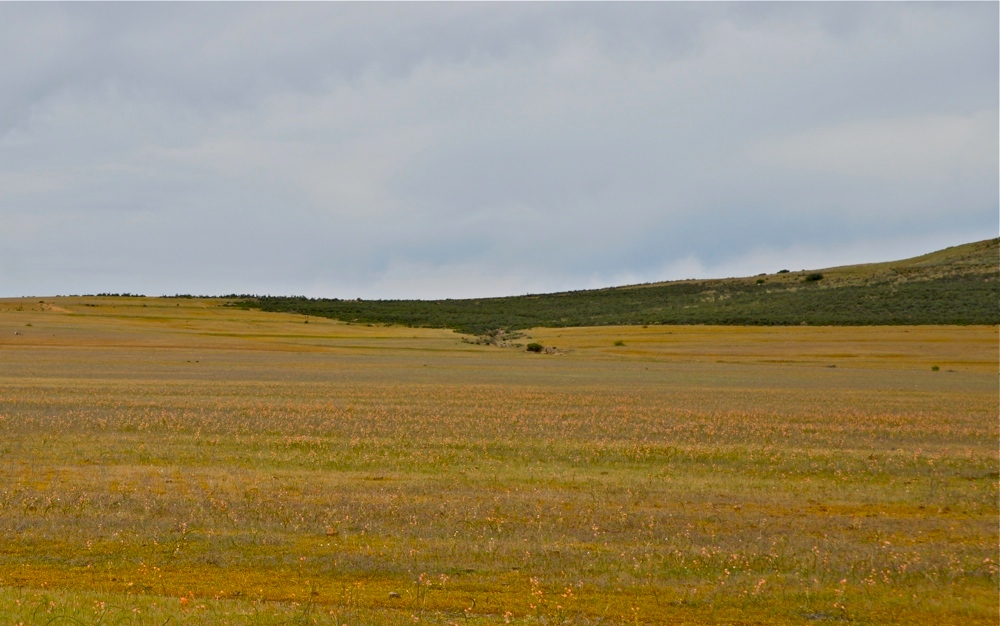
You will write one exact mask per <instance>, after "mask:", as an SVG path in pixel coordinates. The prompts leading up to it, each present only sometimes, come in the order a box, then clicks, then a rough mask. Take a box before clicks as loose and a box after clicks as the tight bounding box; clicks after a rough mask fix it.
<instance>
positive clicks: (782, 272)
mask: <svg viewBox="0 0 1000 626" xmlns="http://www.w3.org/2000/svg"><path fill="white" fill-rule="evenodd" d="M778 273H779V274H787V273H788V270H778Z"/></svg>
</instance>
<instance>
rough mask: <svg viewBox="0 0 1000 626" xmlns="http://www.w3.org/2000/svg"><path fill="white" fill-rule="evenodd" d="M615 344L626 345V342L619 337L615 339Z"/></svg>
mask: <svg viewBox="0 0 1000 626" xmlns="http://www.w3.org/2000/svg"><path fill="white" fill-rule="evenodd" d="M615 345H616V346H624V345H625V342H624V341H622V340H621V339H618V340H616V341H615Z"/></svg>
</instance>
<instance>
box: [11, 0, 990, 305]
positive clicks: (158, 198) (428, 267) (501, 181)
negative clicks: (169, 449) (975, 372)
mask: <svg viewBox="0 0 1000 626" xmlns="http://www.w3.org/2000/svg"><path fill="white" fill-rule="evenodd" d="M998 7H1000V5H998V3H996V2H981V3H971V4H962V3H941V4H934V3H878V4H869V3H838V4H820V3H776V4H759V3H750V4H718V3H694V4H690V3H676V4H674V3H666V4H659V3H655V4H654V3H641V4H591V3H584V4H575V3H572V4H570V3H557V4H530V3H515V4H494V3H488V4H461V3H459V4H451V3H448V4H436V3H435V4H410V3H408V4H389V3H375V4H319V3H306V4H300V3H294V4H284V3H279V4H271V3H266V4H260V3H250V4H243V3H236V4H230V3H223V4H187V3H180V4H175V3H167V4H161V3H155V4H147V3H140V4H120V3H111V4H90V3H85V4H49V3H42V4H35V3H28V4H24V3H0V59H3V62H0V296H20V295H55V294H70V293H95V292H100V291H113V292H119V291H129V292H141V293H146V294H150V295H159V294H173V293H196V294H223V293H231V292H239V293H270V294H305V295H310V296H328V297H342V298H343V297H364V298H391V297H405V298H412V297H425V298H426V297H465V296H484V295H508V294H520V293H528V292H534V293H537V292H544V291H556V290H565V289H577V288H585V287H597V286H608V285H614V284H625V283H636V282H646V281H655V280H665V279H675V278H687V277H714V276H733V275H750V274H756V273H759V272H773V271H776V270H778V269H782V268H789V269H793V270H797V269H802V268H809V269H812V268H820V267H825V266H830V265H836V264H844V263H853V262H858V261H877V260H891V259H894V258H901V257H906V256H913V255H916V254H921V253H923V252H929V251H931V250H934V249H938V248H942V247H945V246H949V245H955V244H960V243H965V242H969V241H974V240H979V239H985V238H989V237H996V236H998V234H1000V233H998V230H1000V203H998V193H1000V192H998V188H1000V174H998V172H1000V162H998V153H1000V145H998V144H1000V140H998V137H1000V129H998V115H1000V112H998V108H1000V106H998V92H1000V82H998V76H1000V67H998V59H1000V44H998V26H997V25H998Z"/></svg>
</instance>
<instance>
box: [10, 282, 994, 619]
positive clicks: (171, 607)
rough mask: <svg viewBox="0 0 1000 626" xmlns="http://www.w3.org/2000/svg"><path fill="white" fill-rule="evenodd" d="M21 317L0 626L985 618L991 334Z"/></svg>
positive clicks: (170, 305)
mask: <svg viewBox="0 0 1000 626" xmlns="http://www.w3.org/2000/svg"><path fill="white" fill-rule="evenodd" d="M41 300H44V302H40V301H39V299H37V298H36V299H20V300H0V615H2V616H3V619H2V620H0V623H4V624H6V623H12V624H17V623H19V622H23V623H25V624H79V623H84V624H97V623H100V624H157V625H161V624H167V623H170V624H175V623H176V624H209V623H232V624H278V623H321V624H327V623H328V624H376V623H394V624H396V623H398V624H402V623H414V622H426V623H440V624H448V623H459V624H465V623H469V624H476V623H479V624H487V623H488V624H493V623H515V624H536V623H545V624H559V623H579V624H596V623H604V624H621V623H628V624H651V623H690V624H696V623H739V624H765V623H768V624H770V623H774V624H797V623H825V622H840V621H847V620H849V621H851V622H853V623H859V624H892V623H895V624H913V623H937V624H996V623H997V619H998V611H1000V601H998V584H1000V576H998V564H997V561H998V543H1000V533H998V521H1000V520H998V516H1000V511H998V474H997V470H998V463H1000V460H998V441H1000V433H998V413H1000V406H998V404H1000V399H998V391H1000V386H998V373H1000V371H998V349H1000V344H998V335H997V328H996V327H993V326H962V327H943V326H933V327H916V326H914V327H907V326H894V327H888V328H886V327H850V328H836V327H753V328H746V327H710V326H689V327H682V326H650V327H649V328H642V327H639V326H633V327H602V328H554V329H533V330H530V331H528V335H529V337H528V338H525V339H523V340H522V341H527V340H533V341H539V342H541V343H543V344H545V345H546V346H556V347H557V348H558V349H559V351H560V352H559V353H557V354H529V353H525V352H523V351H521V350H515V349H502V348H495V347H491V346H479V345H472V344H468V343H463V342H462V341H461V340H460V337H459V336H458V335H455V334H454V333H452V332H451V331H448V330H435V329H413V328H402V327H379V326H364V325H348V324H344V323H340V322H335V321H332V320H329V319H323V318H315V317H312V318H304V317H303V316H301V315H292V314H282V313H263V312H259V311H247V310H241V309H235V308H229V307H223V306H221V305H220V304H221V303H220V302H219V301H202V300H197V299H156V298H148V299H147V298H55V299H48V298H42V299H41ZM307 319H308V323H304V322H305V321H306V320H307ZM618 341H620V342H621V343H622V344H624V345H620V346H615V345H614V344H615V342H618ZM933 366H936V367H937V368H938V371H932V367H933Z"/></svg>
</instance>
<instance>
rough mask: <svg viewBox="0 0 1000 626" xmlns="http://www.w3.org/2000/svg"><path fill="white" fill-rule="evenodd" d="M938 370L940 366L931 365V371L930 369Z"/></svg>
mask: <svg viewBox="0 0 1000 626" xmlns="http://www.w3.org/2000/svg"><path fill="white" fill-rule="evenodd" d="M940 370H941V368H940V367H938V366H937V365H931V371H932V372H938V371H940Z"/></svg>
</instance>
